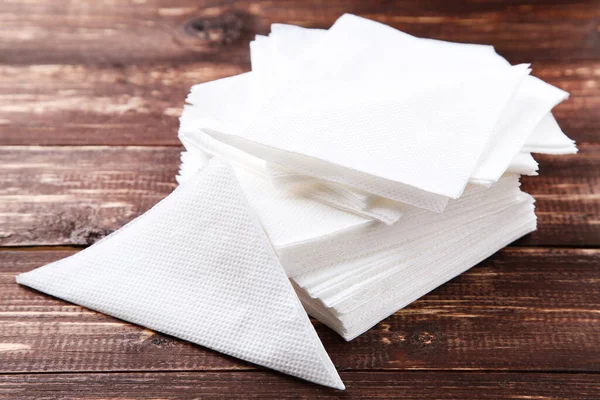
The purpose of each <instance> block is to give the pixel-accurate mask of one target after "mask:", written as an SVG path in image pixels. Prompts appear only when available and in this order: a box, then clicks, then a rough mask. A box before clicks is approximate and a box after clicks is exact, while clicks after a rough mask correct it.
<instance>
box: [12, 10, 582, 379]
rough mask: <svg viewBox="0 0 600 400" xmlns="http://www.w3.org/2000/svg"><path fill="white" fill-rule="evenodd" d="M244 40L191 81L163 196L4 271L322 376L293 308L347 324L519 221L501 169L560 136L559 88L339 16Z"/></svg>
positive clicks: (433, 282) (519, 199)
mask: <svg viewBox="0 0 600 400" xmlns="http://www.w3.org/2000/svg"><path fill="white" fill-rule="evenodd" d="M250 51H251V61H252V71H251V72H248V73H245V74H241V75H237V76H233V77H230V78H225V79H221V80H218V81H214V82H208V83H204V84H200V85H197V86H194V87H193V88H192V91H191V93H190V94H189V96H188V98H187V103H188V105H186V106H185V109H184V111H183V114H182V117H181V128H180V138H181V141H182V142H183V144H184V145H185V147H186V151H185V152H183V153H182V157H181V161H182V163H181V168H180V173H179V176H178V177H177V179H178V181H179V182H180V184H181V185H180V186H179V187H178V188H177V189H176V190H175V191H174V192H173V193H172V194H171V195H170V196H169V197H167V198H166V199H165V200H163V201H162V202H161V203H159V204H158V205H157V206H155V207H154V208H153V209H152V210H150V211H149V212H148V213H146V214H144V215H143V216H142V217H139V218H138V219H136V220H134V221H133V222H131V223H130V224H128V225H126V226H125V227H124V228H122V229H120V230H119V231H117V232H115V233H114V234H112V235H110V236H108V237H107V238H105V239H104V240H102V241H100V242H99V243H98V244H96V245H94V246H92V247H90V248H88V249H86V250H84V251H82V252H80V253H78V254H76V255H74V256H72V257H70V258H67V259H64V260H60V261H57V262H55V263H53V264H50V265H47V266H45V267H42V268H39V269H36V270H34V271H31V272H28V273H26V274H23V275H21V276H19V277H18V282H19V283H22V284H24V285H27V286H31V287H33V288H35V289H38V290H41V291H43V292H46V293H49V294H52V295H54V296H57V297H60V298H62V299H65V300H68V301H72V302H74V303H77V304H81V305H83V306H86V307H89V308H91V309H95V310H98V311H101V312H104V313H107V314H110V315H113V316H116V317H118V318H122V319H124V320H127V321H130V322H133V323H137V324H140V325H143V326H147V327H149V328H151V329H156V330H159V331H161V332H164V333H168V334H171V335H174V336H177V337H180V338H183V339H186V340H190V341H192V342H195V343H198V344H201V345H204V346H207V347H210V348H212V349H215V350H218V351H221V352H224V353H226V354H230V355H233V356H235V357H239V358H242V359H244V360H248V361H250V362H253V363H256V364H260V365H263V366H267V367H269V368H273V369H277V370H279V371H282V372H285V373H288V374H291V375H295V376H297V377H300V378H303V379H307V380H310V381H313V382H316V383H319V384H323V385H327V386H331V387H335V388H339V389H341V388H343V387H344V386H343V383H342V381H341V380H340V378H339V376H338V374H337V372H336V370H335V368H334V366H333V364H332V362H331V360H329V357H328V356H327V353H326V352H325V350H324V349H323V346H322V345H321V343H320V341H319V339H318V337H317V335H316V334H315V331H314V329H313V327H312V325H311V324H310V322H309V320H308V318H307V316H306V313H305V312H304V309H305V310H307V311H308V313H309V314H311V315H312V316H314V317H315V318H317V319H318V320H320V321H321V322H323V323H324V324H326V325H327V326H329V327H331V328H332V329H333V330H335V331H336V332H338V333H339V334H340V335H341V336H342V337H344V338H345V339H346V340H351V339H353V338H355V337H356V336H358V335H360V334H362V333H363V332H365V331H366V330H368V329H369V328H370V327H372V326H373V325H375V324H377V323H378V322H379V321H381V320H382V319H384V318H386V317H387V316H389V315H391V314H393V313H394V312H395V311H397V310H399V309H401V308H403V307H404V306H406V305H407V304H409V303H411V302H412V301H414V300H416V299H418V298H419V297H421V296H423V295H424V294H426V293H427V292H429V291H431V290H432V289H434V288H436V287H437V286H439V285H441V284H443V283H444V282H446V281H448V280H450V279H452V278H453V277H455V276H456V275H458V274H460V273H462V272H464V271H466V270H467V269H469V268H471V267H472V266H474V265H475V264H477V263H478V262H480V261H481V260H483V259H485V258H486V257H488V256H490V255H491V254H493V253H494V252H496V251H498V250H499V249H501V248H502V247H504V246H506V245H507V244H509V243H510V242H512V241H514V240H516V239H518V238H519V237H521V236H523V235H525V234H527V233H528V232H531V231H533V230H535V228H536V217H535V214H534V199H533V198H532V197H531V196H529V195H528V194H526V193H524V192H522V191H521V190H520V188H519V186H520V184H519V177H520V175H536V174H537V163H536V162H535V160H534V159H533V157H532V156H531V153H536V152H537V153H550V154H567V153H575V152H576V151H577V149H576V147H575V144H574V142H573V141H572V140H570V139H569V138H567V137H566V136H565V135H564V134H563V132H562V131H561V129H560V128H559V126H558V124H557V123H556V121H555V119H554V117H553V116H552V114H551V110H552V108H553V107H554V106H555V105H557V104H558V103H560V102H561V101H562V100H564V99H566V98H567V96H568V94H567V93H566V92H564V91H562V90H560V89H557V88H555V87H553V86H551V85H549V84H547V83H545V82H543V81H541V80H539V79H537V78H535V77H533V76H531V75H530V72H531V69H530V68H529V65H516V66H511V65H510V64H509V63H508V62H507V61H506V60H505V59H504V58H502V57H501V56H499V55H498V54H496V52H495V51H494V49H493V48H492V47H490V46H482V45H473V44H459V43H450V42H443V41H437V40H430V39H420V38H416V37H413V36H410V35H408V34H405V33H402V32H400V31H397V30H395V29H393V28H390V27H388V26H386V25H382V24H380V23H377V22H373V21H370V20H367V19H363V18H360V17H356V16H353V15H344V16H342V17H341V18H340V19H338V20H337V21H336V22H335V24H334V25H333V26H332V27H331V28H330V29H329V30H320V29H304V28H300V27H296V26H291V25H279V24H276V25H273V26H272V32H271V33H270V34H269V36H258V37H257V38H256V40H255V41H253V42H251V44H250ZM288 278H289V279H288ZM301 305H302V306H303V307H302V306H301Z"/></svg>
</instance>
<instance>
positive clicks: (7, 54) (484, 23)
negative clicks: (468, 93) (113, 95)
mask: <svg viewBox="0 0 600 400" xmlns="http://www.w3.org/2000/svg"><path fill="white" fill-rule="evenodd" d="M346 12H348V13H354V14H359V15H363V16H365V17H369V18H372V19H375V20H378V21H381V22H384V23H386V24H390V25H392V26H394V27H396V28H399V29H401V30H404V31H406V32H408V33H411V34H414V35H417V36H428V37H432V38H438V39H446V40H454V41H459V42H474V43H487V44H492V45H495V46H496V47H497V48H498V50H499V51H500V52H501V53H502V54H505V55H507V56H509V57H510V58H511V59H514V60H516V61H537V60H544V59H553V60H584V59H598V57H599V55H600V53H599V49H600V40H599V36H598V35H599V33H598V31H597V29H596V28H597V18H598V17H599V16H600V7H598V3H597V1H595V0H579V1H575V0H569V1H566V0H562V1H556V0H546V1H530V2H527V4H522V3H520V2H516V1H511V2H508V3H507V2H506V1H504V0H491V1H485V2H482V1H478V0H468V1H463V2H460V4H458V3H454V2H448V1H446V0H432V1H428V2H427V4H426V5H424V4H423V3H422V2H420V1H418V0H412V1H403V2H377V4H376V5H375V4H373V3H372V2H364V1H361V0H350V1H344V2H327V3H324V2H322V1H319V0H311V1H299V0H288V1H283V2H282V1H278V2H273V1H267V0H265V1H257V0H254V1H245V2H236V3H231V2H230V1H225V0H202V1H198V0H144V1H140V0H130V1H119V2H115V1H111V0H100V1H99V0H45V1H43V0H37V1H31V0H30V1H22V0H5V1H4V2H3V7H2V9H1V10H0V21H2V24H0V38H1V39H2V40H0V63H5V64H37V63H43V64H57V63H69V64H78V63H83V64H92V63H93V64H98V63H103V64H111V63H130V62H141V63H146V62H157V61H169V62H177V63H180V62H186V61H192V60H193V61H197V60H203V61H211V62H225V63H235V64H238V63H240V62H247V61H248V53H247V51H246V44H247V41H248V40H249V39H251V38H252V37H253V36H254V35H255V34H256V33H261V34H265V33H267V32H268V30H269V25H270V24H271V23H273V22H281V23H292V24H299V25H303V26H308V27H320V28H327V27H329V26H331V24H332V23H333V22H334V21H335V19H337V18H338V17H339V16H340V15H342V14H343V13H346Z"/></svg>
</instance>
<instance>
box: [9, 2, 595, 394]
mask: <svg viewBox="0 0 600 400" xmlns="http://www.w3.org/2000/svg"><path fill="white" fill-rule="evenodd" d="M344 12H352V13H356V14H360V15H363V16H366V17H370V18H373V19H377V20H379V21H382V22H385V23H388V24H391V25H393V26H395V27H397V28H400V29H402V30H405V31H407V32H409V33H412V34H415V35H419V36H427V37H433V38H440V39H447V40H455V41H465V42H475V43H486V44H492V45H494V46H496V49H497V50H498V51H499V52H500V53H501V54H502V55H504V56H506V57H507V58H508V59H509V60H510V61H511V62H513V63H517V62H531V63H532V67H533V70H534V75H536V76H539V77H540V78H542V79H544V80H546V81H548V82H550V83H552V84H554V85H557V86H559V87H561V88H563V89H565V90H568V91H569V92H570V93H571V99H569V101H567V102H565V103H563V104H561V105H560V106H559V107H558V108H557V109H556V112H555V115H556V117H557V119H558V121H559V123H560V124H561V126H562V127H563V129H564V130H565V132H566V133H567V134H568V135H569V136H571V137H572V138H574V139H576V140H577V141H578V142H579V143H580V153H579V154H578V155H573V156H538V157H536V159H538V161H540V166H541V169H540V174H541V176H539V177H530V178H529V177H528V178H524V179H523V182H524V183H523V189H524V190H525V191H527V192H529V193H531V194H533V195H534V196H535V197H536V199H537V214H538V217H539V229H538V231H537V232H535V233H534V234H532V235H529V236H527V237H525V238H523V239H521V240H520V241H518V242H517V243H515V244H514V245H513V246H511V247H509V248H507V249H505V250H503V251H501V252H500V253H498V254H496V255H495V256H493V257H491V258H490V259H489V260H486V261H484V262H483V263H481V264H480V265H479V266H477V267H475V268H473V269H472V270H471V271H469V272H468V273H466V274H463V275H461V276H459V277H458V278H456V279H454V280H452V281H451V282H449V283H448V284H446V285H444V286H442V287H440V288H439V289H437V290H435V291H434V292H432V293H430V294H429V295H427V296H425V297H424V298H422V299H420V300H419V301H417V302H415V303H414V304H412V305H410V306H409V307H407V308H406V309H404V310H401V311H399V312H397V313H396V314H395V315H394V316H392V317H390V318H388V319H386V320H385V321H383V322H382V323H380V324H378V325H377V326H376V327H375V328H373V329H372V330H370V331H369V332H367V333H366V334H365V335H363V336H360V337H359V338H358V339H356V340H354V341H352V342H350V343H346V342H344V341H343V340H342V339H340V338H339V337H338V336H337V335H335V334H334V333H333V332H331V331H330V330H328V329H327V328H325V327H323V326H322V325H321V324H319V323H316V322H315V326H316V328H317V331H318V333H319V335H320V337H321V338H322V340H323V343H324V345H325V347H326V349H327V351H328V352H329V353H330V355H331V358H332V360H333V362H334V363H335V365H336V366H337V367H338V369H339V370H340V373H341V375H342V378H343V379H344V381H345V383H346V385H347V387H348V389H347V391H346V392H344V393H342V392H337V391H334V390H330V389H326V388H321V387H318V386H316V385H313V384H310V383H306V382H302V381H299V380H296V379H294V378H290V377H287V376H284V375H281V374H278V373H275V372H272V371H268V370H265V369H262V368H258V367H256V366H253V365H250V364H248V363H245V362H242V361H239V360H235V359H233V358H229V357H226V356H223V355H221V354H218V353H215V352H212V351H209V350H207V349H204V348H201V347H199V346H195V345H192V344H189V343H185V342H183V341H180V340H177V339H175V338H172V337H168V336H165V335H161V334H158V333H155V332H152V331H149V330H147V329H143V328H140V327H137V326H134V325H130V324H127V323H125V322H122V321H119V320H116V319H114V318H110V317H107V316H104V315H102V314H99V313H95V312H91V311H88V310H85V309H83V308H81V307H78V306H74V305H71V304H68V303H65V302H63V301H60V300H57V299H54V298H51V297H49V296H46V295H43V294H41V293H38V292H35V291H33V290H30V289H26V288H23V287H19V286H18V285H16V284H15V283H14V276H15V275H16V274H18V273H20V272H23V271H28V270H30V269H33V268H35V267H37V266H40V265H43V264H45V263H48V262H51V261H54V260H57V259H60V258H62V257H65V256H68V255H69V254H72V253H73V252H75V251H77V250H78V248H80V247H83V246H85V245H89V244H91V243H93V242H94V241H96V240H98V239H99V238H101V237H103V236H105V235H106V234H108V233H110V232H111V231H113V230H115V229H118V228H119V227H120V226H122V225H123V224H124V223H126V222H127V221H129V220H131V219H132V218H134V217H135V216H137V215H139V214H141V213H142V212H144V211H145V210H147V209H148V208H150V207H151V206H152V205H153V204H155V203H156V202H157V201H159V200H160V199H161V198H163V197H164V196H165V195H166V194H168V193H169V192H170V191H171V190H172V189H173V188H174V187H175V181H174V175H175V173H176V171H177V167H178V165H177V164H178V157H179V151H180V145H179V143H178V141H177V118H178V114H179V112H180V109H181V106H182V104H183V101H184V99H185V95H186V93H187V91H188V89H189V87H190V86H191V85H192V84H195V83H199V82H204V81H209V80H213V79H217V78H220V77H224V76H229V75H233V74H236V73H239V72H243V71H246V70H248V68H249V55H248V43H247V42H248V40H250V39H251V38H252V37H253V35H255V34H257V33H261V34H264V33H267V32H268V27H269V24H270V23H272V22H284V23H285V22H287V23H295V24H300V25H304V26H308V27H328V26H329V25H331V23H332V22H333V21H334V20H335V19H336V18H337V17H338V16H339V15H341V14H342V13H344ZM599 22H600V1H598V0H587V1H567V0H564V1H560V0H546V1H541V0H539V1H512V0H510V1H500V0H489V1H481V0H469V1H461V2H452V1H447V0H431V1H417V0H414V1H398V2H388V1H363V0H360V1H359V0H348V1H319V0H311V1H299V0H290V1H255V0H252V1H244V2H234V1H223V0H123V1H114V0H72V1H68V0H3V1H2V2H1V5H0V168H1V171H0V399H21V398H24V399H28V398H46V399H56V398H69V399H70V398H74V399H107V398H109V399H131V398H150V399H158V398H161V399H163V398H182V399H192V398H194V399H195V398H214V397H221V398H232V397H241V398H260V399H262V398H300V397H301V398H329V397H343V398H391V397H396V398H404V399H413V398H415V399H437V398H439V399H455V398H469V399H473V398H477V399H479V398H481V399H487V398H489V399H498V398H515V399H538V398H539V399H542V398H543V399H549V398H552V399H576V398H580V399H594V398H600V387H599V386H600V385H599V383H600V271H599V268H600V203H599V201H598V200H599V197H600V173H599V172H600V112H598V110H599V106H600V27H599ZM74 246H75V247H74Z"/></svg>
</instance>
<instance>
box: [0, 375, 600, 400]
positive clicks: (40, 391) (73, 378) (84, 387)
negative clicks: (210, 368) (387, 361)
mask: <svg viewBox="0 0 600 400" xmlns="http://www.w3.org/2000/svg"><path fill="white" fill-rule="evenodd" d="M341 377H342V379H343V380H344V382H345V383H346V388H347V389H346V391H345V392H343V393H342V392H339V391H335V390H333V389H327V388H323V387H317V386H316V385H314V384H309V383H307V382H300V381H298V380H296V379H293V378H291V377H287V376H282V375H279V374H277V375H276V374H275V373H271V372H266V371H265V372H263V371H260V372H259V371H255V372H252V373H248V372H246V373H241V372H235V373H223V372H213V373H209V372H178V373H164V372H155V373H112V374H106V373H104V374H103V373H97V374H42V375H4V376H0V399H3V400H8V399H11V400H12V399H15V398H23V399H24V398H36V399H53V400H55V399H67V398H68V399H72V400H92V399H103V400H109V399H114V400H116V399H138V398H144V399H149V400H150V399H154V400H159V399H160V400H162V399H167V398H168V399H180V400H197V399H261V400H262V399H330V398H340V397H341V398H344V399H361V400H370V399H390V398H393V399H405V400H410V399H429V400H431V399H439V400H450V399H470V398H474V397H473V396H474V394H476V398H477V399H481V400H486V399H493V400H498V399H531V400H535V399H540V400H542V399H543V400H552V399H553V400H558V399H565V400H567V399H568V400H577V399H582V400H583V399H586V400H589V399H594V398H598V396H600V380H599V379H598V375H594V374H546V373H528V374H518V373H511V372H507V373H498V372H496V373H472V372H437V373H432V372H427V373H425V372H386V373H381V372H345V373H341ZM257 388H261V390H260V392H258V391H257V390H256V389H257Z"/></svg>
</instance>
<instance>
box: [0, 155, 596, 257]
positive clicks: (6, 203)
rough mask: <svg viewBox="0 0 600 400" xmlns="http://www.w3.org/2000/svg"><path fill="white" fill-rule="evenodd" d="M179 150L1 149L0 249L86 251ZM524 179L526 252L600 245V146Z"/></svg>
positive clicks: (151, 194)
mask: <svg viewBox="0 0 600 400" xmlns="http://www.w3.org/2000/svg"><path fill="white" fill-rule="evenodd" d="M180 150H181V149H180V148H175V147H22V146H15V147H0V169H1V170H2V173H1V174H0V245H1V246H41V245H87V244H91V243H93V242H94V241H95V240H97V239H99V238H101V237H103V236H105V235H106V234H107V233H109V232H112V231H114V230H116V229H118V228H119V227H121V226H123V225H124V224H125V223H127V222H128V221H130V220H131V219H132V218H134V217H135V216H137V215H140V214H141V213H143V212H144V211H146V210H147V209H149V208H150V207H151V206H152V205H154V204H155V203H156V202H158V201H159V200H160V199H162V198H163V197H164V196H166V195H167V194H168V193H170V192H171V190H172V189H173V188H174V187H175V185H176V184H175V179H174V176H175V175H176V173H177V169H178V165H179V152H180ZM539 158H540V160H541V176H538V177H530V178H524V184H523V189H524V190H525V191H527V192H528V193H531V194H532V195H534V196H535V197H537V214H538V217H539V227H538V231H537V232H535V233H534V234H532V235H529V236H528V237H527V238H526V239H524V240H523V241H521V242H520V243H521V244H527V245H562V246H566V245H568V246H598V245H600V223H598V222H599V219H598V218H599V215H600V205H599V202H598V195H599V194H600V179H599V177H598V168H597V166H598V165H599V163H600V144H593V145H591V144H588V145H583V146H582V147H581V152H580V153H579V154H577V155H570V156H545V157H539Z"/></svg>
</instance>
